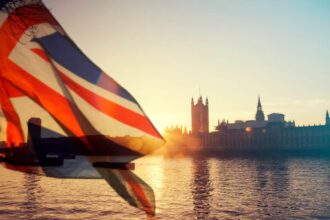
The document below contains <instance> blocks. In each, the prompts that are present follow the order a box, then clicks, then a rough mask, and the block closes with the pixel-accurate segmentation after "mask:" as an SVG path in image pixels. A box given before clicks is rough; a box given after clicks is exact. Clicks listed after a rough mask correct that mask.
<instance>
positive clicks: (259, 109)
mask: <svg viewBox="0 0 330 220" xmlns="http://www.w3.org/2000/svg"><path fill="white" fill-rule="evenodd" d="M256 121H265V115H264V112H263V111H262V105H261V101H260V96H258V105H257V113H256Z"/></svg>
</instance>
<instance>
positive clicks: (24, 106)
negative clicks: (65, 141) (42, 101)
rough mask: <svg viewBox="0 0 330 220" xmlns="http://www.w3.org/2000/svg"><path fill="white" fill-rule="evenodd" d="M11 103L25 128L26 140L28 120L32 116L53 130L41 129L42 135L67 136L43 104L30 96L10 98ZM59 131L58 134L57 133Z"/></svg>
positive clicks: (25, 137) (43, 125)
mask: <svg viewBox="0 0 330 220" xmlns="http://www.w3.org/2000/svg"><path fill="white" fill-rule="evenodd" d="M10 101H11V103H12V104H13V106H14V108H15V111H16V112H17V114H18V116H19V119H20V123H21V127H22V130H23V136H24V140H25V141H26V140H27V132H28V128H27V122H28V121H29V119H30V118H33V117H34V118H35V117H37V118H40V119H41V125H42V127H45V128H47V129H49V130H51V131H54V132H55V133H52V132H47V131H46V130H41V137H43V138H47V137H60V136H67V135H66V133H65V132H64V131H63V129H62V128H61V127H60V126H59V125H58V124H57V122H56V121H55V120H54V119H53V117H52V116H51V115H50V114H49V113H48V112H47V111H46V110H44V109H43V108H42V107H41V106H39V105H38V104H36V103H35V102H34V101H32V100H31V99H30V98H28V97H26V96H24V97H17V98H10ZM56 133H57V134H56Z"/></svg>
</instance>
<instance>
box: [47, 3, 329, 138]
mask: <svg viewBox="0 0 330 220" xmlns="http://www.w3.org/2000/svg"><path fill="white" fill-rule="evenodd" d="M44 3H45V4H46V6H47V7H48V8H49V9H50V11H51V12H52V13H53V15H54V16H55V17H56V18H57V20H58V21H59V22H60V23H61V24H62V26H63V27H64V29H65V30H66V32H67V33H68V34H69V35H70V37H71V38H72V39H73V40H74V41H75V42H76V44H77V45H78V46H79V47H80V48H81V49H82V51H83V52H84V53H85V54H86V55H87V56H89V57H90V58H91V59H92V60H93V61H94V62H95V63H96V64H97V65H98V66H100V67H101V68H102V69H103V70H104V71H105V72H106V73H108V74H109V75H110V76H111V77H113V78H114V79H115V80H116V81H117V82H119V83H120V84H121V85H122V86H123V87H125V88H126V89H127V90H128V91H129V92H130V93H131V94H132V95H133V96H134V97H135V98H136V99H137V100H138V102H139V103H140V105H141V106H142V108H143V109H144V111H145V112H146V114H147V115H148V116H149V118H150V119H151V121H152V122H153V123H154V125H155V126H156V127H157V128H158V129H159V131H160V132H163V129H164V128H165V127H166V126H171V125H180V126H181V125H182V126H187V128H188V129H190V127H191V115H190V103H191V98H192V97H194V98H195V100H196V99H197V98H198V96H199V94H201V95H202V96H203V97H204V98H205V97H206V96H207V97H208V99H209V114H210V130H213V129H214V126H215V125H216V124H217V121H218V119H220V120H222V119H226V120H229V121H230V122H233V121H235V120H250V119H253V118H254V116H255V112H256V106H257V99H258V95H260V96H261V102H262V104H263V110H264V112H265V114H266V115H267V114H270V113H272V112H279V113H284V114H285V115H286V119H287V120H295V122H296V124H297V125H313V124H323V123H324V121H325V111H326V110H327V109H329V110H330V84H329V82H330V62H329V57H330V1H327V0H324V1H322V0H309V1H304V0H291V1H286V0H276V1H275V0H274V1H270V0H250V1H246V0H226V1H223V0H180V1H177V0H139V1H136V0H95V1H90V0H65V1H64V0H44Z"/></svg>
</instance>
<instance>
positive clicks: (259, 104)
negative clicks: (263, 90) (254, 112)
mask: <svg viewBox="0 0 330 220" xmlns="http://www.w3.org/2000/svg"><path fill="white" fill-rule="evenodd" d="M258 108H260V109H261V108H262V106H261V101H260V96H258Z"/></svg>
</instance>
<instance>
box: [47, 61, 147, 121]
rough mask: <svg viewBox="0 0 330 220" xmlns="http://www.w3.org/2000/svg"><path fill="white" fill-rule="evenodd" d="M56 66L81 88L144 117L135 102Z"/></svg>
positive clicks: (58, 65) (57, 65) (57, 64)
mask: <svg viewBox="0 0 330 220" xmlns="http://www.w3.org/2000/svg"><path fill="white" fill-rule="evenodd" d="M53 62H54V64H55V66H56V68H57V69H58V70H59V71H61V72H62V73H63V74H65V75H66V76H67V77H69V78H70V79H72V80H73V81H75V82H76V83H77V84H79V85H80V86H82V87H84V88H85V89H87V90H89V91H91V92H93V93H95V94H96V95H99V96H101V97H103V98H105V99H107V100H109V101H112V102H114V103H116V104H118V105H121V106H123V107H125V108H127V109H129V110H131V111H134V112H136V113H138V114H140V115H143V116H144V114H143V112H142V111H141V109H140V108H139V106H138V105H137V104H135V103H134V102H131V101H129V100H127V99H125V98H122V97H120V96H119V95H117V94H115V93H112V92H110V91H107V90H105V89H103V88H101V87H98V86H96V85H94V84H92V83H90V82H88V81H86V80H84V79H82V78H80V77H79V76H77V75H76V74H73V73H72V72H71V71H69V70H67V69H66V68H64V67H63V66H62V65H60V64H59V63H57V62H56V61H54V60H53Z"/></svg>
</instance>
